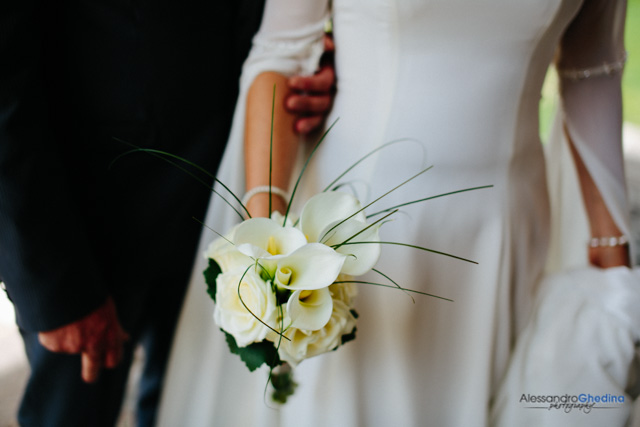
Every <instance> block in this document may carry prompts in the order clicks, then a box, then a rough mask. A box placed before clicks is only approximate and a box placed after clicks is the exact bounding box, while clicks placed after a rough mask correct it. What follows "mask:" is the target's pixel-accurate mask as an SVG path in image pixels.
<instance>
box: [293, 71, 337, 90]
mask: <svg viewBox="0 0 640 427" xmlns="http://www.w3.org/2000/svg"><path fill="white" fill-rule="evenodd" d="M335 81H336V76H335V72H334V69H333V67H330V66H324V67H322V68H320V71H318V72H317V73H316V74H314V75H313V76H293V77H290V78H289V79H288V81H287V83H288V85H289V89H292V90H294V91H303V92H311V93H327V94H329V93H330V92H331V91H332V90H333V86H334V84H335Z"/></svg>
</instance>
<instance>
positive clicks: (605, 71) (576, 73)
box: [558, 52, 627, 80]
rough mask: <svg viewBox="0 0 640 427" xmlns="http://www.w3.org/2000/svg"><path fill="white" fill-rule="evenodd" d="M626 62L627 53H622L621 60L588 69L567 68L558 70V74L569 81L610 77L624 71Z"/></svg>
mask: <svg viewBox="0 0 640 427" xmlns="http://www.w3.org/2000/svg"><path fill="white" fill-rule="evenodd" d="M626 62H627V52H625V53H624V55H623V56H622V58H620V59H619V60H617V61H614V62H605V63H603V64H602V65H598V66H595V67H590V68H568V69H559V70H558V74H559V75H560V77H563V78H566V79H569V80H584V79H588V78H590V77H599V76H611V75H613V74H615V73H620V72H622V70H623V69H624V64H625V63H626Z"/></svg>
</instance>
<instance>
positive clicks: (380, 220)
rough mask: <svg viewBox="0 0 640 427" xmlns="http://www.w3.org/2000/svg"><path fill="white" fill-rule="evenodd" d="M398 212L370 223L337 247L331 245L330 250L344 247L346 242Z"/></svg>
mask: <svg viewBox="0 0 640 427" xmlns="http://www.w3.org/2000/svg"><path fill="white" fill-rule="evenodd" d="M396 212H398V210H397V209H396V210H395V211H393V212H391V213H388V214H387V215H385V216H383V217H382V218H380V219H378V220H377V221H375V222H372V223H371V224H369V225H367V226H366V227H365V228H363V229H362V230H360V231H358V232H357V233H356V234H354V235H353V236H351V237H349V238H348V239H346V240H345V241H343V242H342V243H339V244H337V245H333V246H332V248H333V249H334V250H336V249H338V248H339V247H340V246H343V245H346V244H348V242H350V241H351V240H353V239H354V238H356V237H357V236H359V235H360V234H362V233H364V232H365V231H367V230H368V229H370V228H371V227H374V226H376V225H377V224H378V223H380V222H382V221H384V220H385V219H387V218H388V217H390V216H391V215H393V214H394V213H396Z"/></svg>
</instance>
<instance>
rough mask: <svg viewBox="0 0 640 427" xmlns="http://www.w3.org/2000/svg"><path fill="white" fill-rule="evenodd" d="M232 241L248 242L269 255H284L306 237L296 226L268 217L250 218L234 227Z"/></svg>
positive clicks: (304, 240)
mask: <svg viewBox="0 0 640 427" xmlns="http://www.w3.org/2000/svg"><path fill="white" fill-rule="evenodd" d="M233 243H235V244H236V245H237V246H240V245H242V244H245V243H249V244H251V245H253V246H256V247H258V248H261V249H264V250H265V251H267V252H268V253H269V254H270V255H286V254H288V253H291V252H293V251H294V250H296V249H298V248H299V247H301V246H302V245H304V244H306V243H307V239H306V238H305V237H304V234H302V232H301V231H300V230H298V229H297V228H293V227H283V226H282V224H281V223H278V222H276V221H274V220H272V219H269V218H251V219H248V220H246V221H244V222H243V223H241V224H240V225H239V226H238V228H236V230H235V234H234V238H233Z"/></svg>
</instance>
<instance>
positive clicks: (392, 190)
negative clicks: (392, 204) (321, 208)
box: [319, 166, 433, 241]
mask: <svg viewBox="0 0 640 427" xmlns="http://www.w3.org/2000/svg"><path fill="white" fill-rule="evenodd" d="M431 168H433V166H429V167H428V168H426V169H423V170H421V171H420V172H418V173H417V174H415V175H413V176H412V177H411V178H409V179H406V180H405V181H403V182H401V183H400V184H398V185H396V186H395V187H393V188H392V189H391V190H389V191H387V192H386V193H384V194H383V195H382V196H380V197H378V198H377V199H375V200H374V201H372V202H370V203H369V204H367V205H366V206H363V207H362V208H360V209H359V210H357V211H355V212H354V213H353V214H351V215H349V216H348V217H346V218H345V219H343V220H342V221H340V222H338V223H336V224H335V225H334V226H333V227H331V228H330V229H328V230H327V231H326V232H325V233H324V235H323V236H322V238H320V239H319V241H322V240H324V238H325V237H326V236H327V234H329V233H330V232H331V231H333V230H335V229H336V228H338V227H339V226H341V225H342V224H343V223H345V222H346V221H348V220H350V219H351V218H353V217H354V216H356V215H358V214H359V213H360V212H362V211H364V210H365V209H367V208H368V207H369V206H371V205H373V204H374V203H376V202H377V201H379V200H380V199H382V198H383V197H386V196H388V195H389V194H391V193H393V192H394V191H396V190H397V189H398V188H400V187H402V186H403V185H405V184H407V183H408V182H410V181H413V180H414V179H416V178H417V177H419V176H420V175H422V174H423V173H425V172H427V171H428V170H429V169H431Z"/></svg>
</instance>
